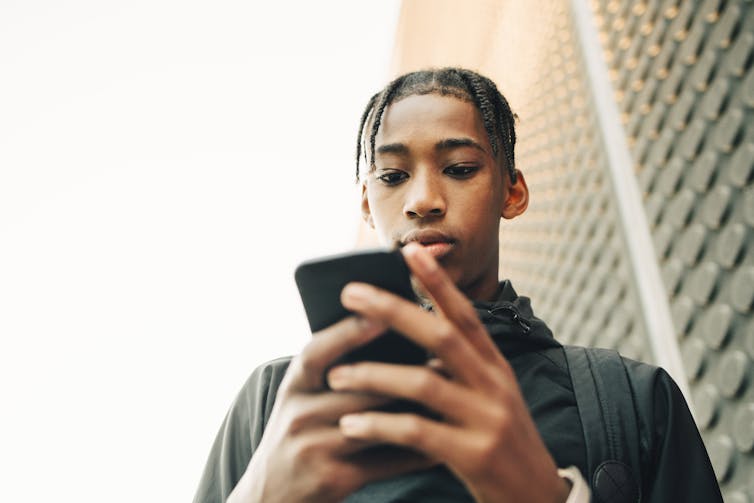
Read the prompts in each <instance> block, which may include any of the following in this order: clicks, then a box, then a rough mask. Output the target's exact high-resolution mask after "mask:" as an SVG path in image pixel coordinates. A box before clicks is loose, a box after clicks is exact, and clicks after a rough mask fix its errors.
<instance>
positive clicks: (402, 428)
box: [340, 412, 464, 461]
mask: <svg viewBox="0 0 754 503" xmlns="http://www.w3.org/2000/svg"><path fill="white" fill-rule="evenodd" d="M340 431H341V432H342V433H343V435H344V436H346V437H350V438H354V439H361V440H369V441H373V442H384V443H388V444H392V445H398V446H401V447H407V448H411V449H415V450H417V451H420V452H422V453H424V454H426V455H427V456H429V457H430V458H433V459H437V460H439V461H445V460H447V459H452V456H453V454H454V453H455V454H456V455H457V454H458V451H459V449H460V448H462V446H463V442H464V440H463V438H462V433H461V431H460V430H459V429H458V428H455V427H453V426H450V425H447V424H445V423H439V422H436V421H432V420H430V419H426V418H424V417H421V416H417V415H415V414H386V413H383V412H364V413H360V414H350V415H346V416H343V417H342V418H340Z"/></svg>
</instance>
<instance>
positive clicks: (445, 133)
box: [362, 94, 528, 299]
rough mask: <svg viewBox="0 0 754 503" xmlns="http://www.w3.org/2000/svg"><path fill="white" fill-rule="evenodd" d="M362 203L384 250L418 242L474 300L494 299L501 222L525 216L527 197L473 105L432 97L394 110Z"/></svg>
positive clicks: (410, 100) (385, 120) (385, 121)
mask: <svg viewBox="0 0 754 503" xmlns="http://www.w3.org/2000/svg"><path fill="white" fill-rule="evenodd" d="M362 195H363V196H362V211H363V214H364V218H365V219H366V221H367V223H368V224H369V225H370V226H372V227H373V228H374V229H375V230H376V231H377V234H378V236H379V239H380V241H381V243H382V244H384V245H387V246H403V245H405V244H406V243H407V242H410V241H417V242H419V243H420V244H422V245H423V246H425V247H426V249H427V250H428V251H429V252H430V253H432V254H433V255H434V256H435V258H436V259H437V260H438V261H439V262H440V264H441V265H442V266H443V268H444V269H445V270H446V271H447V272H448V274H449V275H450V277H451V278H452V279H453V280H454V282H455V283H456V285H457V286H458V287H459V288H460V289H461V291H463V292H464V293H465V294H466V295H467V296H468V297H469V298H472V299H490V298H492V297H494V295H495V293H496V292H497V287H498V253H499V252H498V250H499V240H498V233H499V226H500V218H501V217H503V218H513V217H515V216H517V215H519V214H521V213H523V211H524V210H525V209H526V206H527V204H528V190H527V188H526V182H525V181H524V179H523V176H521V175H520V173H519V176H518V179H517V182H516V183H515V184H511V183H510V179H509V177H508V175H507V168H505V166H504V163H503V161H501V158H500V157H499V158H495V157H493V155H492V148H491V147H490V143H489V140H488V139H487V133H486V132H485V129H484V124H483V123H482V119H481V117H480V115H479V112H478V111H477V109H476V107H475V106H474V105H473V104H472V103H469V102H467V101H463V100H460V99H458V98H454V97H448V96H440V95H437V94H425V95H418V96H409V97H407V98H403V99H401V100H400V101H398V102H396V103H393V104H392V105H390V106H389V107H388V108H387V109H386V110H385V113H384V115H383V118H382V125H381V126H380V130H379V131H378V133H377V137H376V142H375V167H374V169H372V170H371V171H370V172H369V173H368V175H367V177H366V181H365V182H364V184H363V191H362Z"/></svg>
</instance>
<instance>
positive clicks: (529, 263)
mask: <svg viewBox="0 0 754 503" xmlns="http://www.w3.org/2000/svg"><path fill="white" fill-rule="evenodd" d="M551 8H553V9H556V10H557V11H558V12H556V15H554V16H552V18H553V19H555V20H556V21H555V22H554V23H553V24H551V25H550V30H549V33H548V34H547V35H546V38H547V46H548V47H547V48H546V50H545V51H543V54H546V55H547V56H546V58H545V60H544V61H541V62H540V64H541V68H542V69H543V70H545V71H542V72H540V73H539V77H538V78H537V79H536V80H535V81H534V82H533V85H532V86H530V87H529V88H528V92H527V94H526V102H525V103H522V106H521V107H520V109H521V110H522V111H524V112H522V114H523V115H522V116H521V118H520V123H519V127H518V131H519V134H518V138H519V139H520V140H519V144H518V150H517V155H516V157H517V163H518V167H519V168H520V169H521V170H522V171H523V172H524V173H525V176H526V180H527V182H528V185H529V187H530V189H531V198H532V199H531V202H530V205H529V209H528V210H527V213H526V216H525V217H524V218H522V219H521V220H520V221H516V220H513V221H510V222H505V223H504V224H503V227H502V231H501V241H502V243H501V250H502V252H501V270H502V271H503V272H504V274H505V275H507V276H508V277H510V278H511V279H512V280H513V281H514V285H516V287H517V288H518V289H519V291H521V292H523V293H525V294H526V295H529V296H530V297H531V298H532V302H533V304H534V307H535V310H536V312H537V313H538V314H539V315H540V316H541V317H542V318H543V319H545V320H547V322H548V324H549V325H550V326H551V327H552V329H553V331H554V333H555V334H557V337H558V339H559V340H560V341H562V342H566V343H576V344H583V345H589V346H600V347H611V348H616V349H619V350H620V351H621V352H622V353H623V354H625V355H627V356H630V357H633V358H637V359H642V360H645V361H652V360H653V355H652V354H651V351H650V350H649V347H650V345H649V343H648V341H647V337H646V334H645V329H644V323H643V320H642V313H641V309H640V308H639V304H638V302H637V297H636V289H635V285H634V283H633V281H632V272H631V270H630V267H629V262H628V260H627V258H626V255H625V251H624V250H625V246H624V242H623V238H622V233H621V232H620V228H619V227H618V226H619V225H620V224H619V222H618V219H617V216H616V208H615V206H614V199H613V197H612V196H611V188H610V183H609V180H608V179H606V177H607V169H606V156H605V152H604V150H603V148H602V141H601V137H600V134H599V130H598V127H597V123H596V118H595V114H594V108H593V104H592V103H591V99H590V95H589V91H588V85H587V84H588V83H587V82H586V81H585V71H584V68H583V65H582V62H581V58H580V49H579V47H578V43H577V37H576V36H575V33H574V25H573V22H572V18H571V14H570V10H569V7H568V4H567V3H565V2H552V3H551Z"/></svg>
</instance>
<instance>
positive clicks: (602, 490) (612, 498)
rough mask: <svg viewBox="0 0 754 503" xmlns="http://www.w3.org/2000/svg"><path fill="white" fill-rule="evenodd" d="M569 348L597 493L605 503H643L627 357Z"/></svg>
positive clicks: (615, 352) (609, 352) (575, 347)
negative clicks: (639, 502) (624, 359)
mask: <svg viewBox="0 0 754 503" xmlns="http://www.w3.org/2000/svg"><path fill="white" fill-rule="evenodd" d="M564 350H565V355H566V360H567V361H568V369H569V371H570V374H571V382H572V383H573V394H574V396H575V397H576V405H577V407H578V410H579V417H580V419H581V426H582V428H583V430H584V445H585V447H586V461H587V466H588V472H589V473H587V474H586V476H587V478H588V481H589V484H590V486H591V488H592V494H593V496H594V498H595V500H596V501H599V502H604V503H608V502H610V503H624V502H625V503H628V502H632V503H634V502H638V501H640V499H641V466H640V462H639V430H638V425H637V420H636V409H635V406H634V398H633V393H632V391H631V387H630V384H629V382H628V375H627V374H626V368H625V366H624V364H623V359H622V358H621V356H620V354H618V352H617V351H614V350H611V349H595V348H590V349H586V348H582V347H577V346H564Z"/></svg>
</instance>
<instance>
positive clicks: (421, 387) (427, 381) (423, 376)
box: [413, 369, 438, 396]
mask: <svg viewBox="0 0 754 503" xmlns="http://www.w3.org/2000/svg"><path fill="white" fill-rule="evenodd" d="M413 387H414V390H413V391H414V393H415V394H416V395H418V396H427V395H429V394H432V393H436V392H437V390H438V387H437V375H436V374H435V373H434V372H433V371H431V370H425V369H422V372H420V373H418V374H417V376H416V377H415V379H414V383H413Z"/></svg>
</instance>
